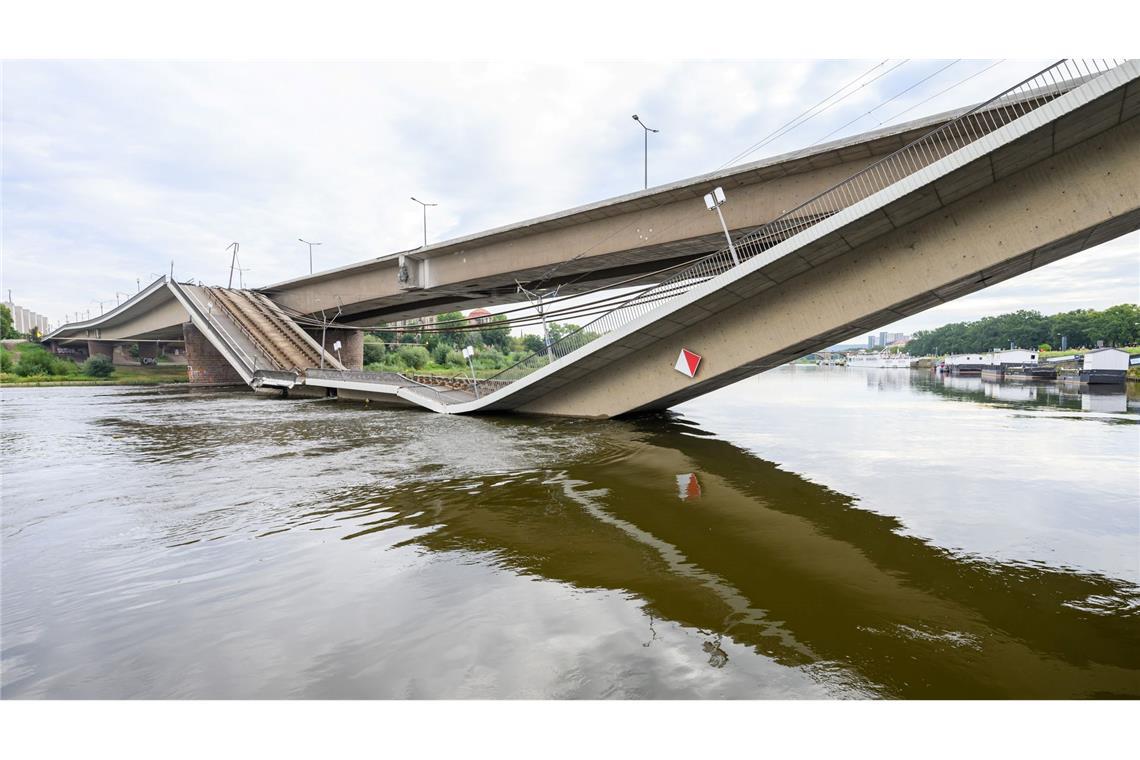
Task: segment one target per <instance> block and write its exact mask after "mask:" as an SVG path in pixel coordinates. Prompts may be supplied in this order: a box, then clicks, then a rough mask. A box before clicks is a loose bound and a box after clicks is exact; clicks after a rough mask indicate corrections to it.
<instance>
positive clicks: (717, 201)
mask: <svg viewBox="0 0 1140 760" xmlns="http://www.w3.org/2000/svg"><path fill="white" fill-rule="evenodd" d="M725 200H726V198H725V197H724V188H723V187H718V188H716V189H715V190H713V191H712V192H711V193H709V194H708V195H706V196H705V208H707V209H708V210H709V211H713V210H714V209H715V210H716V215H717V216H718V217H720V228H721V229H722V230H724V239H725V240H727V241H728V250H729V252H730V253H731V254H732V263H733V264H739V263H740V257H739V256H737V255H736V246H735V245H733V244H732V235H729V234H728V225H727V224H725V223H724V214H722V213H721V212H720V207H721V206H723V205H724V203H725Z"/></svg>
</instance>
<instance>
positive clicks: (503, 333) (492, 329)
mask: <svg viewBox="0 0 1140 760" xmlns="http://www.w3.org/2000/svg"><path fill="white" fill-rule="evenodd" d="M479 338H480V339H481V340H482V342H483V345H485V346H492V347H494V348H497V349H499V350H500V351H506V350H507V348H508V347H509V345H510V342H511V326H510V325H509V324H507V316H506V315H505V314H496V315H495V316H493V317H491V321H490V322H489V323H487V324H485V325H484V326H483V327H482V328H481V329H480V330H479Z"/></svg>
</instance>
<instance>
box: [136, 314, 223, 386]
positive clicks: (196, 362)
mask: <svg viewBox="0 0 1140 760" xmlns="http://www.w3.org/2000/svg"><path fill="white" fill-rule="evenodd" d="M182 337H183V339H184V341H185V344H184V345H185V346H186V374H187V375H188V376H189V378H190V383H191V384H192V385H245V381H244V380H242V377H241V375H239V374H238V372H237V370H236V369H234V368H233V367H231V366H230V363H229V362H228V361H226V358H225V357H224V356H222V354H221V353H220V352H219V351H218V349H216V348H214V346H213V344H211V343H210V341H209V340H208V339H207V338H206V336H205V335H203V334H202V331H201V330H199V329H198V328H197V327H195V326H194V324H193V323H192V322H185V323H183V325H182ZM139 356H142V345H141V344H140V345H139Z"/></svg>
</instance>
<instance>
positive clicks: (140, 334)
mask: <svg viewBox="0 0 1140 760" xmlns="http://www.w3.org/2000/svg"><path fill="white" fill-rule="evenodd" d="M1138 79H1140V61H1136V60H1128V61H1090V60H1081V61H1073V60H1067V61H1062V62H1059V63H1058V64H1056V65H1054V66H1052V67H1050V68H1048V69H1046V70H1045V71H1043V72H1041V73H1039V74H1038V75H1036V76H1035V77H1033V78H1031V79H1029V80H1026V81H1025V82H1022V83H1021V84H1019V85H1017V86H1016V87H1014V88H1012V89H1011V90H1009V91H1007V92H1004V93H1001V94H1000V95H998V96H996V97H995V98H993V99H991V100H990V101H987V102H986V103H984V104H981V105H980V106H977V107H974V108H972V109H969V110H965V111H962V112H957V113H956V114H954V115H952V118H939V119H935V120H933V123H928V124H926V125H924V126H917V127H916V126H914V125H913V124H912V125H908V127H907V128H906V129H903V130H902V131H894V132H891V133H889V134H884V133H881V132H880V133H874V134H871V135H864V136H862V138H858V139H855V140H850V141H847V142H845V143H843V144H841V145H834V146H831V147H828V148H826V149H825V150H822V151H820V152H816V153H807V152H803V153H799V154H792V155H791V156H787V157H783V158H782V159H781V160H780V161H776V162H765V163H763V164H754V165H751V166H750V167H745V168H744V169H743V170H739V171H738V172H737V173H735V174H732V173H728V174H724V175H707V176H705V177H701V178H697V179H695V180H690V181H687V182H682V183H676V184H675V185H670V186H666V187H665V188H655V189H654V190H653V191H650V192H647V193H641V194H636V195H634V196H628V197H626V198H621V199H617V200H615V201H611V202H608V203H606V204H597V205H596V206H591V207H586V208H584V209H576V210H574V211H571V212H566V213H565V214H558V215H553V216H551V217H546V218H544V219H540V220H534V221H532V222H527V223H523V224H521V225H515V226H512V227H508V228H503V229H500V230H493V231H491V232H489V233H484V234H482V235H476V236H471V237H470V238H464V239H461V240H458V241H450V242H448V243H443V244H440V245H437V246H429V247H427V248H423V249H419V250H417V251H415V252H405V253H404V254H397V255H394V256H391V257H386V258H382V259H376V260H373V261H370V262H365V263H363V264H359V265H354V266H352V267H345V268H342V269H337V270H332V271H331V272H323V273H320V274H317V275H313V276H310V277H306V278H300V279H298V280H293V281H290V282H287V283H281V284H279V285H276V286H273V287H271V288H267V289H265V290H264V291H263V292H262V293H259V294H252V293H246V292H242V291H227V290H225V289H219V288H202V287H197V286H193V285H189V284H179V283H175V282H167V281H165V280H161V281H159V282H156V283H153V284H152V285H151V286H150V287H148V288H147V289H146V290H145V291H144V292H143V293H140V294H139V295H138V296H136V297H135V298H133V299H131V301H129V302H127V303H124V304H123V305H122V306H120V307H118V308H117V309H115V310H113V311H112V312H110V313H109V314H107V315H105V316H104V317H101V318H100V319H98V320H89V321H87V322H83V323H78V324H74V325H66V326H64V327H63V328H60V329H59V330H56V331H55V332H53V333H52V334H51V335H49V336H48V340H49V341H51V342H66V341H77V340H87V341H91V344H92V345H94V346H96V348H97V347H98V345H99V343H100V342H101V341H102V342H104V343H106V342H111V341H124V340H132V339H135V340H158V339H162V337H163V336H165V337H167V339H171V338H172V336H174V335H175V331H176V330H181V331H182V333H183V335H184V337H185V339H186V341H187V352H188V354H189V355H190V366H191V375H192V379H194V372H195V366H197V367H198V368H201V369H200V379H201V380H203V381H210V380H219V379H221V378H223V376H226V373H227V371H228V372H229V376H228V377H229V379H232V380H234V381H237V380H240V381H242V382H245V383H248V384H250V385H251V386H254V387H257V388H261V389H269V388H281V389H284V390H287V391H288V392H289V393H294V394H296V393H301V394H314V393H316V394H321V395H324V394H336V395H338V396H340V397H342V398H352V399H368V400H376V401H386V402H392V403H399V404H408V405H414V406H421V407H425V408H427V409H431V410H433V411H437V412H444V413H472V412H506V411H519V412H527V413H535V414H557V415H573V416H590V417H613V416H618V415H624V414H631V413H638V412H644V411H651V410H657V409H664V408H668V407H670V406H673V405H675V404H678V403H680V402H683V401H685V400H688V399H691V398H694V397H696V396H699V395H701V394H704V393H707V392H709V391H711V390H715V389H717V388H720V387H723V386H724V385H728V384H730V383H733V382H735V381H737V380H740V379H742V378H744V377H747V376H750V375H754V374H757V373H759V372H763V371H764V370H766V369H770V368H772V367H775V366H778V365H779V364H782V363H784V362H787V361H790V360H792V359H795V358H796V357H799V356H803V355H805V354H809V353H812V352H813V351H818V350H821V349H824V348H826V347H827V346H831V345H835V344H838V343H842V342H844V341H847V340H849V339H850V338H852V337H854V336H856V335H860V334H862V333H865V332H868V331H870V330H873V329H875V328H877V327H879V326H881V325H883V324H887V323H890V322H894V321H897V320H898V319H900V318H902V317H905V316H909V315H911V314H915V313H918V312H920V311H922V310H924V309H927V308H930V307H931V306H934V305H937V304H939V303H943V302H945V301H948V300H952V299H954V298H958V297H960V296H962V295H965V294H967V293H971V292H974V291H976V290H979V289H981V288H984V287H987V286H989V285H992V284H994V283H996V282H1001V281H1003V280H1005V279H1008V278H1010V277H1013V276H1015V275H1017V274H1020V273H1023V272H1027V271H1030V270H1032V269H1035V268H1037V267H1040V266H1043V265H1045V264H1048V263H1050V262H1052V261H1056V260H1058V259H1060V258H1063V257H1065V256H1068V255H1071V254H1073V253H1076V252H1078V251H1081V250H1084V249H1086V248H1089V247H1092V246H1095V245H1098V244H1099V243H1102V242H1105V241H1107V240H1111V239H1113V238H1116V237H1118V236H1120V235H1123V234H1125V233H1127V232H1130V231H1132V230H1135V229H1137V228H1140V181H1138V178H1140V120H1138V119H1137V118H1136V117H1137V115H1138V114H1140V84H1138ZM904 137H905V138H906V140H907V141H906V142H905V144H904V142H903V139H904ZM845 151H846V154H845ZM837 174H842V176H841V177H840V176H837ZM730 179H732V180H733V181H736V182H737V184H738V189H737V190H736V191H735V192H734V196H733V205H732V206H731V208H732V209H733V211H734V213H736V214H738V216H737V217H736V218H734V220H733V224H732V227H733V229H734V230H735V232H734V236H733V240H734V246H733V248H732V249H729V248H720V249H717V247H716V246H717V244H716V242H715V241H716V232H717V230H716V227H715V226H714V225H715V224H716V221H715V219H714V218H712V216H711V215H709V214H707V213H704V209H703V204H701V203H700V200H699V196H700V195H701V194H703V193H704V192H707V191H708V190H709V189H711V187H712V186H713V185H714V184H724V185H726V186H727V185H728V184H729V180H730ZM692 208H695V209H696V213H693V212H691V211H690V209H692ZM728 208H729V207H726V210H727V209H728ZM742 220H743V221H742ZM639 225H641V226H639ZM651 225H652V229H651ZM722 239H723V238H722ZM710 251H711V252H710ZM584 253H589V255H584ZM678 261H679V262H681V264H680V265H679V266H675V267H674V268H673V269H672V270H670V271H667V272H662V269H664V267H663V264H669V263H675V262H678ZM552 271H554V272H557V275H558V276H564V277H567V278H569V279H568V280H567V282H568V283H571V285H570V287H575V286H577V287H584V286H586V285H589V286H590V287H597V286H599V285H607V284H614V283H617V282H625V281H626V280H627V279H628V277H630V276H638V275H640V276H643V279H641V280H638V281H637V285H636V290H634V291H633V292H632V293H631V294H629V295H628V296H627V297H626V298H625V300H622V301H620V302H619V303H618V305H617V306H616V308H613V309H612V310H610V311H608V312H605V313H604V314H602V315H601V316H599V317H598V318H597V319H596V320H594V321H593V322H592V323H590V324H588V325H586V326H585V327H584V328H583V329H581V330H579V331H578V332H576V333H572V334H571V335H568V336H566V337H565V338H563V339H562V340H560V341H558V342H556V343H554V344H553V345H552V346H551V350H550V352H549V353H548V352H546V351H544V352H541V353H540V354H536V355H534V356H531V357H528V358H527V359H525V360H524V361H522V362H520V363H519V364H518V365H515V366H514V367H511V368H509V369H507V370H505V371H503V372H502V373H500V374H499V375H497V376H496V377H494V378H491V379H489V380H486V381H480V382H479V385H478V386H475V385H474V384H472V385H470V386H468V387H464V388H458V389H457V388H453V387H443V386H440V385H425V384H423V383H420V382H415V381H414V380H413V379H411V378H407V377H403V376H400V375H390V374H386V375H378V374H376V373H366V372H360V371H359V369H360V366H359V364H360V360H359V354H360V350H361V349H360V346H361V334H360V332H359V331H358V330H355V329H353V328H354V325H360V324H367V323H370V322H372V321H375V320H376V319H378V318H379V319H397V318H403V317H408V316H414V315H418V314H427V313H436V312H439V311H442V310H446V309H451V308H455V306H456V305H465V306H466V305H484V304H488V303H501V302H505V301H508V300H511V299H514V298H517V296H516V295H515V294H514V291H515V290H516V286H515V284H514V281H515V279H516V278H517V279H524V280H526V279H541V278H543V277H551V272H552ZM653 272H660V274H659V275H657V276H645V275H648V274H650V273H653ZM401 275H402V276H401ZM571 281H572V282H571ZM334 303H335V304H337V305H338V306H339V307H340V308H342V309H343V312H344V314H345V315H346V316H344V317H342V319H341V320H340V321H339V322H338V324H337V325H336V328H335V329H333V330H330V331H327V332H326V334H325V335H323V336H320V338H321V339H320V340H318V336H316V335H315V334H314V331H313V329H312V328H311V327H308V328H306V329H302V328H301V327H300V326H298V325H297V324H296V323H295V322H293V318H294V317H300V316H303V315H312V314H314V313H318V312H319V311H320V310H321V309H326V310H328V309H329V308H330V307H332V308H334V309H335V308H336V307H334V306H333V304H334ZM281 341H284V342H285V343H280V342H281ZM338 344H339V346H340V348H339V350H334V349H333V346H335V345H338Z"/></svg>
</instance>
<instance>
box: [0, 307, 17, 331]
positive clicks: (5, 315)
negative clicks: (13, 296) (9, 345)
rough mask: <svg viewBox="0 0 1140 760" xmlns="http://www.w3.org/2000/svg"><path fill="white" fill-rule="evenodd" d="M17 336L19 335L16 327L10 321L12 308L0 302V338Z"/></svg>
mask: <svg viewBox="0 0 1140 760" xmlns="http://www.w3.org/2000/svg"><path fill="white" fill-rule="evenodd" d="M18 337H20V333H18V332H16V327H15V325H14V324H13V323H12V310H11V309H9V308H8V307H7V306H5V305H4V304H0V339H3V340H8V339H9V338H18Z"/></svg>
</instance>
